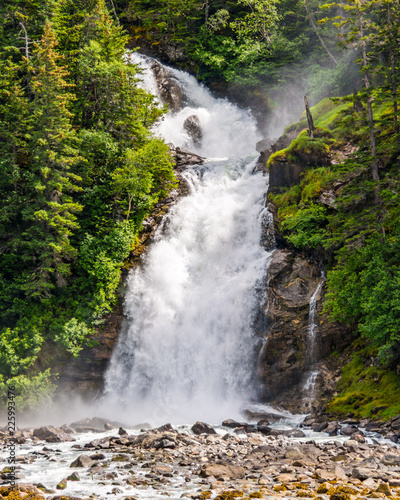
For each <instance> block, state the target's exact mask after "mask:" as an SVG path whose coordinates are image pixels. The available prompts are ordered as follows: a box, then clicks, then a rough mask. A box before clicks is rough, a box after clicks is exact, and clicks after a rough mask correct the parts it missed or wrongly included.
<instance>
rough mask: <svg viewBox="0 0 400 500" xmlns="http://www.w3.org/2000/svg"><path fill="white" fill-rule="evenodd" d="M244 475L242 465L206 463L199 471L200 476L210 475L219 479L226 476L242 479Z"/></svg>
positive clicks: (244, 471)
mask: <svg viewBox="0 0 400 500" xmlns="http://www.w3.org/2000/svg"><path fill="white" fill-rule="evenodd" d="M245 475H246V470H245V469H244V467H240V466H237V465H225V464H207V465H204V466H203V467H202V469H201V471H200V477H211V476H214V477H215V478H217V479H219V478H221V477H227V478H229V479H243V478H244V476H245Z"/></svg>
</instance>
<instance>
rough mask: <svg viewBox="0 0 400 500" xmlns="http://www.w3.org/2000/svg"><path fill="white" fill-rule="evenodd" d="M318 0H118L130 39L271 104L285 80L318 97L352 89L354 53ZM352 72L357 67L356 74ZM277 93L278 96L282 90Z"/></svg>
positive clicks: (204, 77)
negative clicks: (339, 39)
mask: <svg viewBox="0 0 400 500" xmlns="http://www.w3.org/2000/svg"><path fill="white" fill-rule="evenodd" d="M322 3H323V2H321V1H320V0H302V1H300V2H299V1H297V0H235V1H233V0H214V1H211V0H206V1H204V0H189V1H188V0H173V1H171V0H155V1H149V0H130V1H126V2H122V1H121V2H119V5H120V6H121V8H122V10H123V17H122V19H123V21H124V22H125V23H126V24H127V25H128V27H129V29H130V32H131V33H132V35H133V43H134V44H137V45H139V46H143V47H144V48H146V49H148V50H150V51H153V52H155V53H157V55H161V56H164V58H165V59H167V60H170V61H172V62H173V63H175V64H180V65H182V66H183V67H185V68H186V69H189V70H191V71H193V72H195V73H196V74H197V77H198V78H199V79H202V80H204V81H207V82H209V83H214V84H216V83H220V84H221V83H222V84H225V85H229V87H230V88H232V89H236V92H235V95H237V96H239V95H241V94H243V93H244V94H246V95H247V96H248V98H249V100H254V99H256V98H258V99H260V100H261V102H263V104H264V106H265V105H266V103H268V102H269V103H270V105H271V106H273V101H274V100H275V101H276V100H280V97H281V96H282V91H283V86H284V85H288V86H290V87H291V88H298V89H299V91H300V92H303V91H304V90H305V91H306V92H307V93H308V94H310V96H311V98H312V99H313V100H314V101H316V100H318V99H319V98H321V97H322V96H323V95H334V94H335V93H336V94H337V93H338V92H347V93H348V92H350V91H352V90H353V87H354V84H355V80H354V78H352V77H351V73H354V72H352V69H351V66H350V65H351V62H352V61H353V60H354V57H353V56H352V57H350V58H349V57H347V56H346V57H342V55H341V53H340V50H339V49H338V47H337V46H336V38H335V37H336V34H335V31H334V30H333V29H332V27H331V26H330V25H328V24H319V22H318V21H319V20H320V19H322V18H323V17H324V13H323V12H321V11H320V10H319V6H320V5H321V4H322ZM354 74H355V73H354ZM279 96H280V97H279Z"/></svg>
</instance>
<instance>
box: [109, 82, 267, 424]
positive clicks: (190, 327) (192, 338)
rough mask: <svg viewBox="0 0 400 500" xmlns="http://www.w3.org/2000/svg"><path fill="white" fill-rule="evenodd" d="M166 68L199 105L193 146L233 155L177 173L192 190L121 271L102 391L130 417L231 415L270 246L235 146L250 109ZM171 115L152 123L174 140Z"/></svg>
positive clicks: (247, 392)
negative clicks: (199, 135) (197, 141)
mask: <svg viewBox="0 0 400 500" xmlns="http://www.w3.org/2000/svg"><path fill="white" fill-rule="evenodd" d="M176 74H177V78H179V81H181V82H184V85H185V92H186V95H187V96H188V99H189V100H191V102H192V104H191V106H194V105H195V104H193V103H194V102H197V101H196V99H198V103H197V105H200V106H201V113H203V115H202V116H206V115H208V116H209V120H208V121H205V120H203V121H202V127H203V146H202V151H201V152H202V153H203V154H204V152H208V154H209V155H212V156H213V157H222V156H225V155H227V153H228V152H229V151H230V152H231V155H233V156H236V158H234V159H230V160H226V159H225V160H219V161H216V160H215V159H214V160H213V161H208V162H207V163H206V164H204V165H202V166H201V167H192V168H191V169H189V170H188V171H187V172H186V173H185V174H184V175H185V176H186V179H187V180H188V182H189V184H190V186H191V194H190V195H189V196H187V197H185V198H183V199H181V200H180V201H179V203H177V205H176V206H175V207H174V208H173V210H172V211H171V213H170V214H169V216H168V223H167V224H166V225H165V227H164V228H163V230H159V232H158V234H157V237H156V241H155V242H154V243H153V244H152V246H151V248H150V250H149V252H148V253H147V255H146V257H145V259H144V262H143V265H142V266H140V267H139V268H137V269H135V270H133V271H132V272H131V273H130V276H129V280H128V291H127V294H126V299H125V313H126V316H127V318H128V327H127V329H126V331H125V332H124V333H123V334H122V335H121V337H120V341H119V343H118V346H117V347H116V349H115V352H114V353H113V357H112V360H111V363H110V367H109V369H108V372H107V374H106V384H105V393H106V396H105V398H106V403H107V405H109V406H110V407H112V408H113V412H114V413H115V412H116V413H117V414H118V412H119V411H122V410H124V411H125V413H124V415H125V416H129V418H130V420H131V421H136V422H139V421H142V420H145V421H147V422H150V423H152V424H153V423H165V422H166V421H171V422H172V423H184V422H193V421H194V420H199V419H201V420H206V421H208V422H210V423H220V422H221V419H224V418H227V417H232V418H238V417H239V416H240V409H241V407H242V405H243V404H245V403H246V402H248V401H250V400H251V396H252V386H253V385H254V380H253V379H252V377H253V376H254V368H255V366H254V364H255V363H256V359H255V356H254V354H255V352H254V350H255V347H256V339H255V337H254V334H253V331H252V327H251V326H252V321H253V314H254V312H255V310H256V308H257V305H258V302H259V299H260V298H259V297H258V296H257V293H256V288H257V283H258V282H259V281H260V280H261V279H262V278H263V275H264V273H265V267H266V262H267V259H268V256H269V254H270V253H269V252H267V251H266V250H265V249H264V248H263V247H262V246H261V244H260V238H261V222H262V219H263V217H264V213H265V209H264V208H263V199H264V193H265V191H266V179H265V178H264V177H262V175H261V174H258V173H257V174H253V169H254V164H255V159H254V157H253V158H252V157H244V158H243V157H242V158H239V157H238V155H239V154H240V153H241V154H242V155H247V154H248V153H249V151H252V150H254V144H255V142H256V140H257V137H256V135H255V129H256V128H255V124H254V121H253V120H252V119H251V116H250V115H249V113H248V112H247V111H241V110H239V109H238V108H237V107H235V106H233V105H232V104H230V103H228V102H226V101H221V100H219V99H215V98H213V97H212V96H211V95H210V94H209V93H208V91H207V90H206V89H204V88H203V87H201V86H199V85H198V84H197V82H196V81H195V79H193V78H192V77H189V76H188V75H185V74H184V73H182V72H176ZM194 96H196V98H195V97H194ZM201 96H204V99H203V101H202V100H201ZM221 109H224V114H223V116H222V117H221V116H219V114H218V113H220V112H221ZM183 111H184V110H183ZM183 111H182V112H183ZM193 111H196V114H198V115H201V113H200V111H199V109H198V108H196V109H194V108H193V107H191V109H190V113H193ZM185 113H186V112H185ZM177 115H179V112H178V113H177V114H175V115H170V116H167V117H166V118H165V119H164V121H163V123H162V125H160V126H159V128H158V132H159V133H160V134H162V135H164V137H165V138H166V139H167V140H171V137H174V138H175V139H174V140H175V145H179V144H180V142H179V140H180V141H182V142H184V141H185V140H186V138H185V137H184V132H183V130H182V123H181V120H177ZM217 119H218V120H219V123H221V122H222V121H223V122H224V126H223V127H221V128H222V130H217V129H218V127H217V126H216V124H215V123H213V120H217ZM246 124H248V127H246ZM165 131H168V133H169V134H170V135H169V136H167V133H166V132H165ZM177 138H178V139H179V140H177ZM207 138H210V139H207ZM116 409H117V410H116Z"/></svg>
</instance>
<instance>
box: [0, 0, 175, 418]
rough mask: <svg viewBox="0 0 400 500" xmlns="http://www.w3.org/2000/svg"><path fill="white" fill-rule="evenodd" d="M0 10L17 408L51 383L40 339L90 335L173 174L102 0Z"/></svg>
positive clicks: (0, 380) (2, 355) (1, 322)
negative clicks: (18, 404)
mask: <svg viewBox="0 0 400 500" xmlns="http://www.w3.org/2000/svg"><path fill="white" fill-rule="evenodd" d="M0 10H1V21H0V45H1V50H0V79H1V82H0V123H1V125H0V149H1V154H0V158H1V160H0V169H1V175H0V189H1V198H0V249H1V251H0V283H1V288H0V393H1V394H4V393H5V392H6V389H7V380H8V384H11V385H14V386H15V387H17V388H19V397H20V398H21V401H20V403H21V405H20V409H23V407H25V406H34V405H35V401H36V403H37V402H38V395H39V394H41V395H42V396H43V397H44V398H48V397H50V396H51V393H52V392H53V389H54V387H53V386H52V382H51V379H50V377H51V373H50V371H49V370H46V371H44V370H43V363H44V365H45V366H44V367H45V368H46V361H45V360H43V359H42V360H41V370H40V371H39V370H38V368H37V364H36V360H37V357H38V355H40V351H41V348H42V347H43V346H44V345H45V344H46V345H51V346H52V347H51V349H52V351H53V352H56V353H58V355H60V354H61V355H63V353H65V354H66V353H70V354H71V355H77V354H78V353H79V352H80V350H81V349H82V346H83V345H84V344H85V343H87V342H90V337H91V335H92V334H93V331H94V328H95V327H96V325H98V324H99V323H101V321H102V318H103V316H104V314H105V313H106V312H107V311H110V310H111V308H112V307H113V305H114V304H115V300H116V291H117V288H118V285H119V282H120V274H121V267H122V265H123V263H124V261H125V259H126V258H127V257H128V255H129V253H130V252H131V250H132V248H133V246H134V244H135V241H136V239H137V234H138V231H139V230H140V228H141V224H142V221H143V219H144V218H145V217H146V216H147V214H148V213H149V212H150V211H151V208H152V206H153V205H154V204H155V203H156V202H157V201H158V200H159V199H160V198H162V197H164V196H165V195H166V193H167V192H168V191H169V190H170V189H171V187H173V186H174V185H175V178H174V173H173V169H172V166H173V165H172V160H171V157H170V155H169V152H168V151H169V150H168V147H167V146H166V145H165V144H164V143H162V142H161V141H160V140H159V139H155V138H153V137H152V135H151V133H150V132H149V128H150V126H151V125H152V124H153V123H154V121H155V120H156V119H157V118H158V117H159V116H160V114H161V111H160V110H159V108H158V107H157V103H156V102H155V101H154V98H153V97H152V96H151V95H149V94H147V93H146V92H145V91H143V90H141V89H140V88H139V87H138V85H137V82H138V78H139V76H140V75H139V74H138V70H137V68H136V67H135V66H134V65H132V64H130V63H129V61H128V60H125V59H124V54H125V51H126V44H127V40H128V37H127V35H126V34H125V32H124V30H123V29H122V28H121V27H120V25H119V23H118V22H116V21H115V19H114V17H113V16H112V15H111V14H110V12H109V11H108V9H107V6H106V5H105V3H104V1H103V0H91V1H82V2H80V1H78V2H76V1H72V0H63V1H57V2H56V1H54V2H45V3H44V4H43V3H42V2H39V1H36V0H29V1H21V2H19V1H17V2H15V1H11V0H10V1H4V2H2V5H1V8H0ZM47 358H49V357H48V356H47ZM50 358H51V357H50ZM47 363H48V365H50V364H51V359H47ZM26 374H28V375H26ZM27 393H29V394H30V396H29V398H28V396H27ZM39 399H40V398H39Z"/></svg>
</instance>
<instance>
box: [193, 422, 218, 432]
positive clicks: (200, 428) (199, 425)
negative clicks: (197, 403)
mask: <svg viewBox="0 0 400 500" xmlns="http://www.w3.org/2000/svg"><path fill="white" fill-rule="evenodd" d="M192 431H193V432H194V433H195V434H196V435H200V434H216V431H215V429H214V428H213V427H211V425H209V424H206V423H205V422H196V423H195V424H194V425H193V426H192Z"/></svg>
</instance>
